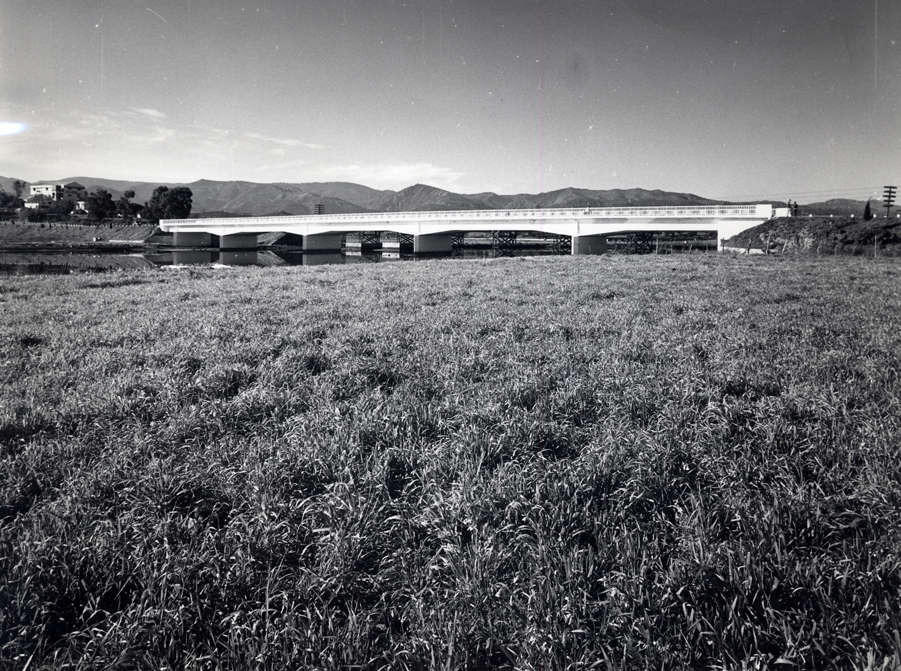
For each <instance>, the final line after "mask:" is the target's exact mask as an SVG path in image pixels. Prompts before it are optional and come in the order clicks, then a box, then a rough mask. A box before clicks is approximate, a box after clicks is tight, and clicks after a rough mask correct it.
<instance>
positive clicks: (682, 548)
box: [0, 256, 901, 669]
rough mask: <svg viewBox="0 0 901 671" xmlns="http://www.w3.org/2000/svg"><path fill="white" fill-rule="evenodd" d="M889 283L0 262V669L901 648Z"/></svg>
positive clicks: (898, 299) (759, 662) (597, 269)
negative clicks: (82, 270)
mask: <svg viewBox="0 0 901 671" xmlns="http://www.w3.org/2000/svg"><path fill="white" fill-rule="evenodd" d="M899 280H901V265H899V264H898V263H896V262H890V261H883V260H880V261H877V262H873V261H872V260H869V261H865V260H860V259H844V260H842V259H838V260H836V259H823V260H818V259H816V258H812V259H811V258H807V259H804V258H788V257H785V258H772V257H769V258H761V257H758V258H724V257H718V256H717V257H713V256H703V257H693V256H684V257H678V258H677V257H666V258H662V257H645V258H636V257H625V258H623V257H620V258H614V257H600V258H553V257H544V258H540V259H504V260H497V261H482V262H467V261H452V262H450V261H444V262H440V261H439V262H424V263H411V264H379V265H365V266H355V267H345V266H333V267H327V266H320V267H312V268H309V267H294V268H277V269H258V268H251V269H237V268H233V269H218V270H200V271H188V270H181V271H179V270H168V271H147V272H128V273H115V274H108V275H99V276H98V275H90V276H87V275H71V276H65V277H15V278H8V279H5V280H4V281H3V284H2V285H0V443H2V448H0V449H2V452H0V460H2V468H0V605H2V608H0V665H3V666H5V667H7V668H22V667H25V666H28V668H29V669H39V668H47V669H50V668H58V669H62V668H80V669H88V668H98V669H99V668H103V669H110V668H123V669H124V668H155V669H158V668H172V669H175V668H178V669H244V668H259V669H265V668H272V669H276V668H278V669H282V668H334V669H338V668H410V669H418V668H448V669H450V668H453V669H459V668H471V669H478V668H488V667H496V668H517V669H549V668H550V669H555V668H559V669H564V668H571V669H577V668H593V665H595V666H600V667H601V668H612V669H616V668H642V669H644V668H666V669H678V668H686V669H687V668H723V669H726V668H728V669H738V668H791V667H792V666H794V667H798V668H818V669H819V668H843V669H844V668H859V669H864V668H869V669H876V668H896V667H898V666H901V624H899V621H901V606H899V604H901V571H899V569H901V554H899V553H901V537H899V531H901V524H899V521H901V520H899V517H901V458H899V457H901V454H899V452H901V407H899V398H901V394H899V390H901V386H899V354H898V353H899V351H901V333H899V329H898V326H899V317H898V315H899V314H901V281H899Z"/></svg>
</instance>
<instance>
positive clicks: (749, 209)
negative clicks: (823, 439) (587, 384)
mask: <svg viewBox="0 0 901 671" xmlns="http://www.w3.org/2000/svg"><path fill="white" fill-rule="evenodd" d="M757 208H758V206H757V205H703V206H686V207H680V206H663V207H572V208H533V209H527V210H518V209H511V210H449V211H425V212H354V213H348V214H290V215H279V216H270V217H223V218H210V219H165V220H163V221H160V225H161V226H163V228H164V229H165V228H168V227H169V226H185V225H189V226H210V225H216V226H228V225H230V224H235V225H239V224H241V225H245V226H246V225H247V224H252V225H266V224H280V223H289V222H290V223H295V224H299V223H303V224H336V223H348V224H357V223H361V222H362V223H365V222H372V223H384V222H387V221H408V220H414V221H428V220H432V221H446V220H448V219H451V220H461V219H462V220H470V221H484V220H489V221H490V220H491V219H505V220H515V219H574V218H575V219H580V218H590V219H596V218H623V217H625V218H640V217H652V218H658V217H748V216H755V215H759V210H758V209H757Z"/></svg>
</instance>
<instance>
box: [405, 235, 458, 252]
mask: <svg viewBox="0 0 901 671" xmlns="http://www.w3.org/2000/svg"><path fill="white" fill-rule="evenodd" d="M453 251H454V236H453V235H450V234H447V235H414V236H413V253H414V254H450V253H451V252H453Z"/></svg>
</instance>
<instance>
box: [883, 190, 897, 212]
mask: <svg viewBox="0 0 901 671" xmlns="http://www.w3.org/2000/svg"><path fill="white" fill-rule="evenodd" d="M897 189H898V187H896V186H887V187H885V193H883V194H882V204H883V205H885V218H886V219H888V217H889V210H891V209H892V205H894V204H895V191H896V190H897Z"/></svg>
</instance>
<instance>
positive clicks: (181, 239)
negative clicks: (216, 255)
mask: <svg viewBox="0 0 901 671" xmlns="http://www.w3.org/2000/svg"><path fill="white" fill-rule="evenodd" d="M172 245H173V246H174V247H212V246H213V236H212V235H210V234H209V233H194V232H187V231H175V232H174V233H173V234H172Z"/></svg>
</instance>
